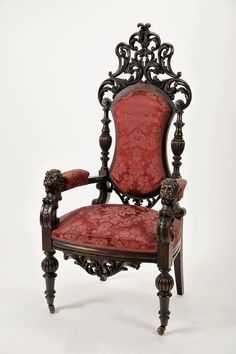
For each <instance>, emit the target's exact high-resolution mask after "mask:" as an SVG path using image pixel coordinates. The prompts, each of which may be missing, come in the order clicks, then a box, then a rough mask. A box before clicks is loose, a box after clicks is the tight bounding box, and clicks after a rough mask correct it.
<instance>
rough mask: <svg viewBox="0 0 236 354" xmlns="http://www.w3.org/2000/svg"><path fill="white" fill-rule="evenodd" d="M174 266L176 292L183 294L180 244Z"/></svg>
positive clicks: (181, 250) (181, 249)
mask: <svg viewBox="0 0 236 354" xmlns="http://www.w3.org/2000/svg"><path fill="white" fill-rule="evenodd" d="M174 268H175V281H176V288H177V294H178V295H183V294H184V274H183V246H182V244H181V248H180V251H179V253H178V255H177V257H176V258H175V260H174Z"/></svg>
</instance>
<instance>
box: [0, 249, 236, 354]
mask: <svg viewBox="0 0 236 354" xmlns="http://www.w3.org/2000/svg"><path fill="white" fill-rule="evenodd" d="M185 258H186V262H185V263H186V264H185V269H186V272H185V273H186V274H185V280H186V281H185V285H186V286H185V288H186V293H185V295H184V296H178V295H176V291H175V290H174V291H173V296H172V298H171V319H170V321H169V326H168V329H167V331H166V333H165V335H164V336H163V337H159V336H158V335H157V334H156V327H157V325H158V323H159V321H158V315H157V311H158V301H157V297H156V288H155V285H154V279H155V276H156V274H157V270H156V268H155V266H154V265H143V266H142V267H141V269H140V270H139V271H135V270H133V269H131V270H130V271H129V272H122V273H120V274H118V275H116V276H115V277H112V278H110V279H108V281H107V282H105V283H104V282H100V281H99V279H98V278H95V277H91V276H89V275H87V274H86V273H85V272H84V271H83V270H82V269H81V268H79V267H78V266H76V265H74V264H73V262H72V261H71V260H70V261H69V260H68V261H64V260H63V258H62V256H61V255H60V254H58V259H59V261H60V268H59V270H58V277H57V280H56V290H57V294H56V301H55V304H56V307H57V311H56V313H55V314H54V315H50V314H49V313H48V311H47V307H46V302H45V301H44V299H43V290H44V283H43V282H44V280H43V278H41V275H42V274H41V271H40V267H37V266H38V264H37V263H38V262H39V260H38V262H37V261H36V259H35V260H34V262H33V260H32V267H30V271H29V269H28V270H27V266H28V265H27V264H26V263H27V262H26V261H23V260H22V262H19V268H18V269H15V276H16V279H13V272H12V274H11V276H10V278H8V277H7V273H6V272H7V267H6V269H2V274H3V275H4V274H5V277H3V284H2V285H3V287H2V290H1V299H2V300H1V304H0V306H1V307H0V343H1V344H0V353H1V354H13V353H14V354H28V353H29V354H32V353H34V354H38V353H46V354H47V353H57V354H65V353H70V354H72V353H73V354H74V353H83V354H84V353H102V354H110V353H122V354H133V353H135V354H138V353H164V354H165V353H175V352H176V351H177V352H178V353H191V354H199V353H201V354H204V353H219V354H221V353H222V354H235V353H236V311H235V309H236V304H235V291H234V289H235V285H234V284H233V279H230V277H229V276H227V272H226V273H225V274H224V271H222V270H220V269H217V270H216V271H217V272H215V273H213V272H212V270H211V269H210V268H208V269H204V265H202V266H200V265H199V264H197V262H196V266H195V264H194V260H191V262H190V259H188V257H187V256H186V257H185ZM26 259H27V257H26ZM10 261H11V259H9V262H10ZM20 263H21V264H20ZM188 263H189V264H190V263H191V269H189V271H188ZM190 270H191V271H190ZM7 282H9V284H7Z"/></svg>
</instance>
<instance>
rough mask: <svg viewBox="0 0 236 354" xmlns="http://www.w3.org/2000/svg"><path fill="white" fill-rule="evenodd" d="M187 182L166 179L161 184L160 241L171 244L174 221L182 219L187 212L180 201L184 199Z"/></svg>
mask: <svg viewBox="0 0 236 354" xmlns="http://www.w3.org/2000/svg"><path fill="white" fill-rule="evenodd" d="M186 184H187V181H186V180H184V179H181V178H178V179H174V178H166V179H165V180H164V181H163V182H162V183H161V189H160V197H161V203H162V209H161V210H160V225H159V227H160V232H159V240H158V241H161V242H162V243H167V244H170V243H171V242H172V241H173V239H174V219H175V218H178V219H180V218H182V217H183V216H184V215H185V213H186V211H185V209H184V208H181V207H180V206H179V204H178V201H179V200H180V199H181V198H182V197H183V193H184V188H185V186H186Z"/></svg>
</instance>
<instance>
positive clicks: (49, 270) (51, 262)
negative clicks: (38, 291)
mask: <svg viewBox="0 0 236 354" xmlns="http://www.w3.org/2000/svg"><path fill="white" fill-rule="evenodd" d="M54 254H55V252H45V255H46V257H45V258H44V260H43V261H42V264H41V266H42V270H43V271H44V275H43V277H44V278H45V282H46V291H45V295H46V296H45V298H46V299H47V304H48V308H49V311H50V313H54V312H55V307H54V305H53V302H54V298H55V292H56V291H55V290H54V285H55V278H56V276H57V274H56V271H57V269H58V266H59V263H58V260H57V259H56V258H55V257H54V256H53V255H54Z"/></svg>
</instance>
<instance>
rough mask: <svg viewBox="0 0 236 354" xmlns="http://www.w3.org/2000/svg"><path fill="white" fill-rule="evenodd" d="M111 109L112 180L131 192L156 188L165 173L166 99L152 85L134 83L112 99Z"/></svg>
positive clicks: (142, 193) (168, 116)
mask: <svg viewBox="0 0 236 354" xmlns="http://www.w3.org/2000/svg"><path fill="white" fill-rule="evenodd" d="M112 113H113V116H114V121H115V126H116V148H115V155H114V159H113V163H112V166H111V170H110V176H111V178H112V180H113V181H114V182H115V184H116V185H117V186H118V187H119V188H120V189H121V190H122V191H123V192H126V193H129V194H132V195H140V194H141V195H145V194H148V193H152V192H154V191H156V190H157V189H158V188H159V187H160V185H161V182H162V181H163V179H164V178H165V177H166V172H165V169H164V166H163V161H162V149H163V134H164V132H165V129H166V128H167V124H168V122H169V119H170V116H171V113H172V108H171V106H170V104H169V101H168V99H167V98H166V97H164V96H163V94H162V93H161V92H160V91H158V90H157V89H156V88H155V87H154V86H151V85H145V84H138V85H135V86H134V87H133V88H131V89H129V90H124V91H122V92H121V93H120V94H119V95H118V96H117V97H116V98H115V99H114V102H113V107H112Z"/></svg>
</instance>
